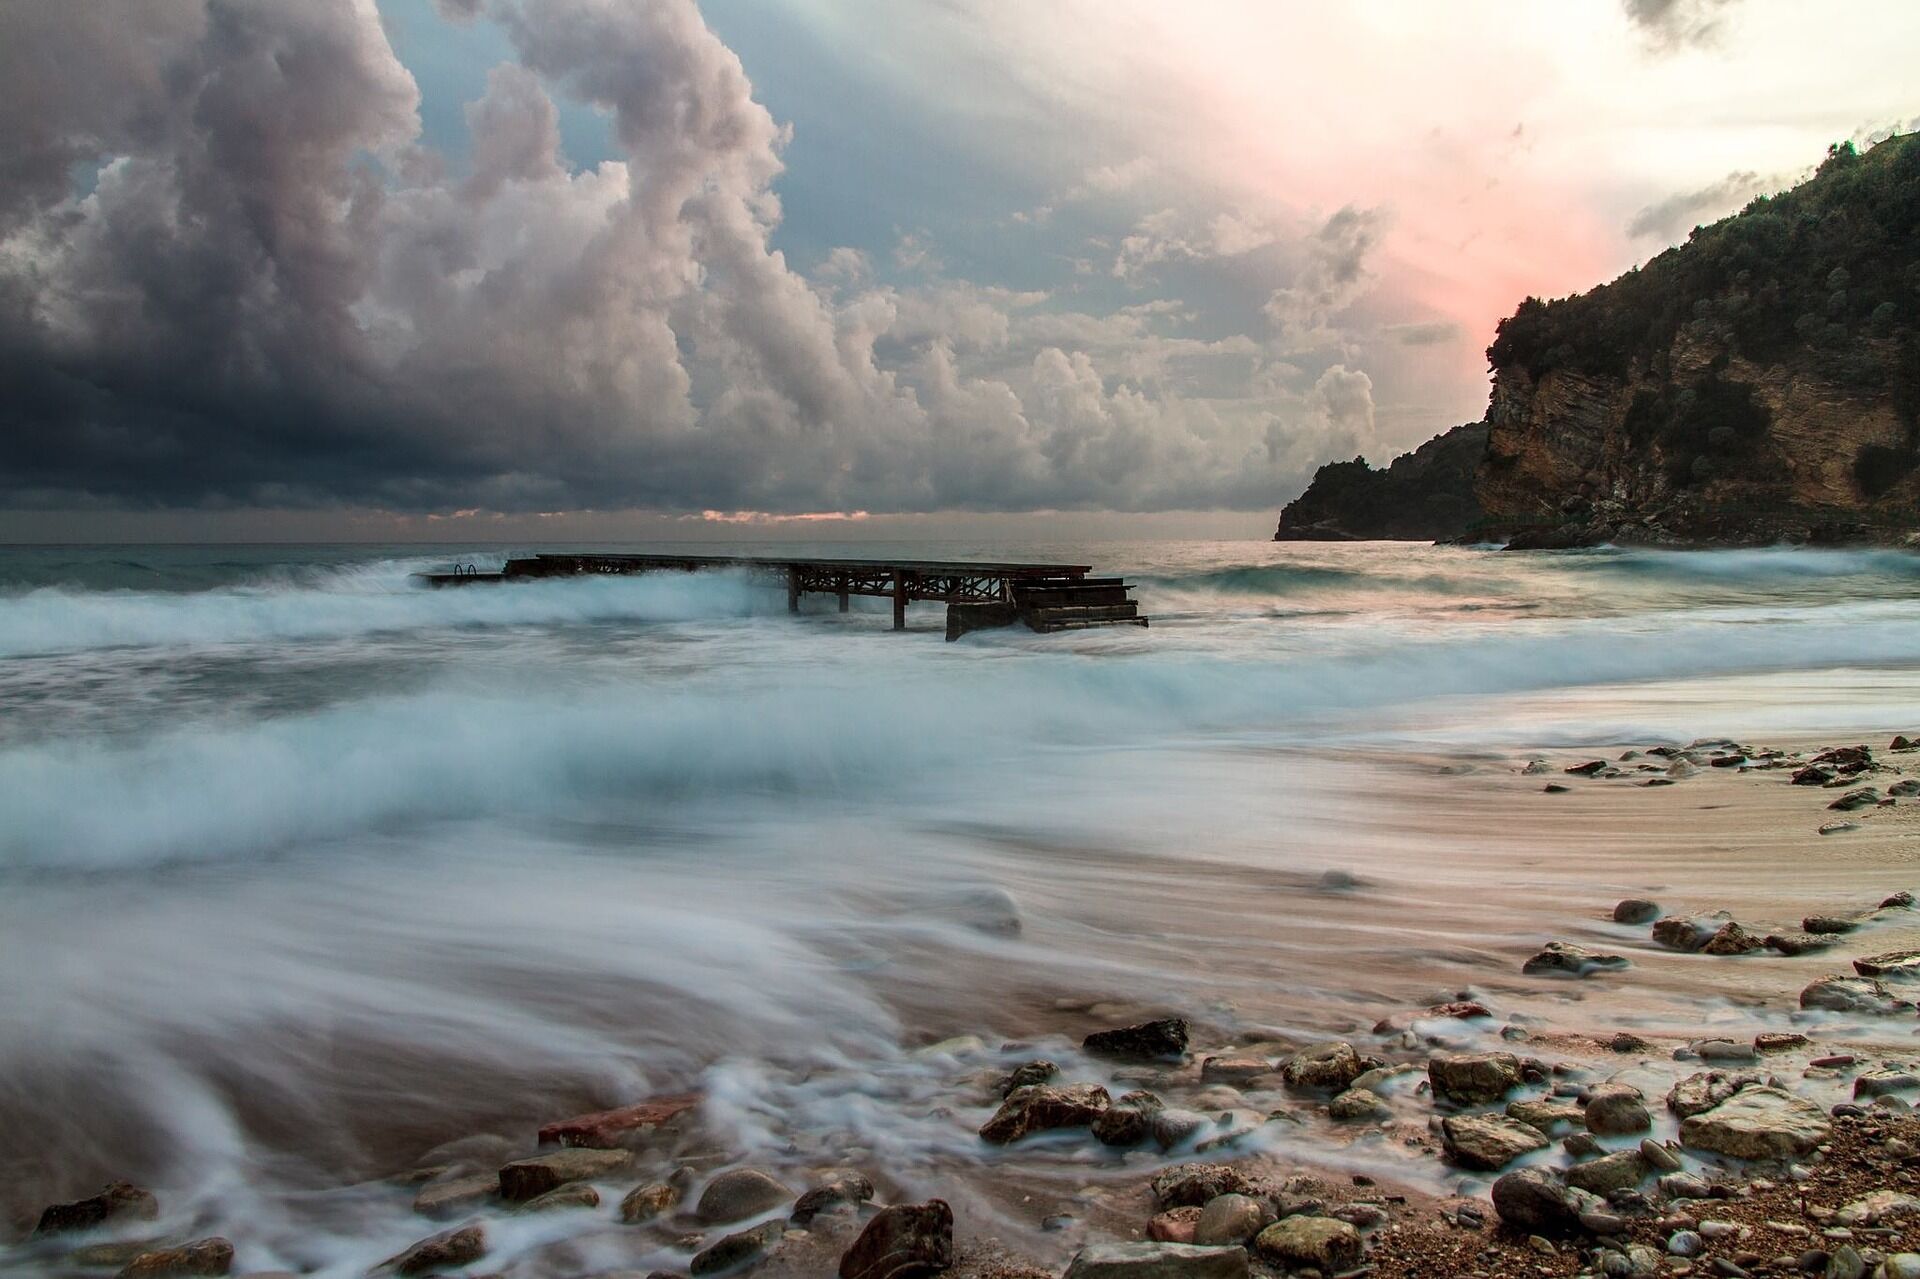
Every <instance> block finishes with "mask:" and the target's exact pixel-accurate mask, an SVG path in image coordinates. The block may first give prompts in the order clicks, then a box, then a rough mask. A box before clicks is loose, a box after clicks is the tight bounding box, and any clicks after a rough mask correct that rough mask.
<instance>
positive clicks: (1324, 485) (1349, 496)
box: [1273, 422, 1487, 542]
mask: <svg viewBox="0 0 1920 1279" xmlns="http://www.w3.org/2000/svg"><path fill="white" fill-rule="evenodd" d="M1486 451H1487V427H1486V424H1485V423H1484V422H1473V423H1469V424H1468V425H1466V426H1456V427H1454V428H1453V429H1452V430H1451V431H1448V432H1446V433H1445V434H1443V435H1436V436H1434V437H1433V438H1432V439H1431V440H1428V441H1427V442H1426V443H1425V444H1422V445H1421V446H1420V447H1419V448H1417V449H1415V450H1414V451H1413V452H1411V453H1407V454H1403V455H1402V456H1400V457H1398V458H1395V459H1394V461H1393V463H1392V465H1390V466H1387V467H1384V468H1382V469H1380V470H1375V469H1374V468H1373V467H1371V466H1368V465H1367V462H1366V459H1365V458H1358V457H1356V458H1354V459H1353V461H1351V462H1333V463H1330V464H1329V465H1327V466H1323V467H1321V468H1320V470H1319V471H1318V472H1317V473H1316V474H1315V475H1314V477H1313V483H1312V484H1310V485H1309V486H1308V487H1307V491H1306V492H1305V493H1302V494H1301V495H1300V496H1299V497H1298V498H1296V499H1295V500H1293V501H1292V502H1289V503H1288V504H1287V507H1286V509H1285V510H1283V511H1282V512H1280V527H1279V529H1278V530H1277V531H1276V532H1275V533H1274V535H1273V540H1274V541H1276V542H1345V541H1355V540H1374V539H1378V540H1384V541H1447V540H1451V539H1453V538H1458V537H1462V536H1465V535H1466V533H1467V531H1468V529H1470V528H1471V527H1473V526H1474V524H1476V523H1477V522H1478V521H1479V520H1480V518H1481V510H1480V504H1479V502H1478V501H1476V500H1475V498H1474V493H1473V487H1474V476H1475V473H1476V471H1477V470H1478V469H1479V466H1480V463H1481V461H1482V459H1483V458H1484V457H1485V455H1486Z"/></svg>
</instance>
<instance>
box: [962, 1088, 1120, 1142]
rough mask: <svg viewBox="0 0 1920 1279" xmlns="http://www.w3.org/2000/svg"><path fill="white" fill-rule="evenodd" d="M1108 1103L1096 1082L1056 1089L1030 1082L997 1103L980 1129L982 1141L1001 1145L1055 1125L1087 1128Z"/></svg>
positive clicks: (1105, 1095)
mask: <svg viewBox="0 0 1920 1279" xmlns="http://www.w3.org/2000/svg"><path fill="white" fill-rule="evenodd" d="M1110 1104H1111V1098H1109V1097H1108V1096H1107V1090H1106V1089H1104V1088H1102V1087H1101V1086H1100V1085H1099V1084H1072V1085H1069V1086H1067V1087H1064V1088H1056V1087H1054V1086H1053V1085H1051V1084H1033V1085H1029V1086H1028V1087H1025V1088H1016V1089H1014V1090H1013V1091H1012V1092H1011V1093H1009V1094H1007V1099H1006V1100H1005V1101H1004V1102H1002V1103H1000V1109H999V1111H998V1112H996V1113H995V1114H994V1116H993V1118H991V1119H989V1120H987V1122H986V1123H985V1124H984V1125H982V1126H981V1128H980V1136H981V1139H982V1140H985V1141H989V1142H992V1143H993V1144H994V1145H996V1146H1004V1145H1007V1144H1009V1143H1010V1142H1015V1141H1018V1140H1020V1139H1021V1138H1022V1137H1025V1136H1027V1135H1028V1134H1029V1133H1035V1132H1044V1131H1048V1130H1051V1129H1055V1128H1086V1127H1089V1126H1091V1125H1092V1123H1093V1121H1094V1120H1096V1119H1098V1118H1099V1117H1100V1113H1101V1112H1102V1111H1104V1110H1105V1109H1106V1108H1107V1107H1108V1105H1110Z"/></svg>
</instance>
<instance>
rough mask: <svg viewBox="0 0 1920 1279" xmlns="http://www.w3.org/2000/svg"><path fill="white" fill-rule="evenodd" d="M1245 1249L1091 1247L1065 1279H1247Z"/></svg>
mask: <svg viewBox="0 0 1920 1279" xmlns="http://www.w3.org/2000/svg"><path fill="white" fill-rule="evenodd" d="M1247 1275H1248V1270H1247V1250H1246V1249H1245V1248H1201V1247H1197V1246H1195V1245H1193V1244H1181V1243H1105V1244H1088V1245H1087V1246H1086V1247H1084V1248H1082V1249H1081V1250H1080V1252H1079V1255H1077V1256H1076V1257H1074V1259H1073V1262H1072V1263H1071V1264H1070V1265H1068V1267H1067V1273H1066V1276H1065V1279H1247Z"/></svg>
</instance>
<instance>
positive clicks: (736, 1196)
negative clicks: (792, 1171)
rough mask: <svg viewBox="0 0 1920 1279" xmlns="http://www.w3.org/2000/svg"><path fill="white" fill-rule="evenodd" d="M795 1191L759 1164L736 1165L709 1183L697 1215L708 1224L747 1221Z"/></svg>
mask: <svg viewBox="0 0 1920 1279" xmlns="http://www.w3.org/2000/svg"><path fill="white" fill-rule="evenodd" d="M792 1200H793V1192H792V1191H791V1190H789V1189H787V1188H786V1187H785V1186H784V1185H782V1184H780V1182H779V1181H777V1180H775V1179H774V1177H773V1176H772V1175H771V1174H769V1173H765V1172H762V1171H760V1169H758V1168H733V1169H729V1170H728V1171H726V1172H723V1173H721V1174H720V1175H719V1176H718V1177H715V1178H714V1179H713V1180H712V1181H710V1182H708V1183H707V1188H706V1189H705V1190H703V1191H701V1192H700V1203H699V1205H698V1206H697V1207H696V1208H695V1209H694V1210H693V1211H694V1215H695V1216H696V1217H698V1218H700V1220H701V1221H704V1222H706V1223H707V1224H708V1225H710V1226H712V1225H724V1224H725V1223H727V1222H729V1221H744V1220H746V1219H747V1218H748V1217H758V1216H759V1215H760V1214H762V1213H766V1212H772V1211H773V1210H774V1209H775V1208H780V1207H784V1206H785V1205H786V1204H788V1203H790V1202H792Z"/></svg>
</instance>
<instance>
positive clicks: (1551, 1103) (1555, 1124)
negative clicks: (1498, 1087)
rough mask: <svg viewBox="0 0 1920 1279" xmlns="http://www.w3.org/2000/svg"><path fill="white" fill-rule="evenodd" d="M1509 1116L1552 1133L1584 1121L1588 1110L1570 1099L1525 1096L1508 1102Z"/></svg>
mask: <svg viewBox="0 0 1920 1279" xmlns="http://www.w3.org/2000/svg"><path fill="white" fill-rule="evenodd" d="M1507 1118H1509V1119H1518V1120H1519V1121H1520V1122H1521V1123H1523V1124H1528V1125H1530V1126H1532V1127H1534V1128H1538V1129H1539V1130H1540V1131H1541V1132H1544V1133H1548V1134H1552V1133H1553V1132H1554V1131H1555V1130H1557V1129H1559V1128H1562V1127H1571V1126H1573V1125H1576V1124H1580V1123H1582V1122H1584V1121H1585V1119H1586V1112H1584V1111H1582V1110H1581V1109H1580V1107H1578V1106H1576V1105H1574V1104H1573V1103H1572V1102H1570V1101H1556V1100H1554V1099H1553V1098H1550V1097H1540V1098H1526V1097H1523V1098H1521V1099H1520V1100H1518V1101H1510V1102H1508V1103H1507Z"/></svg>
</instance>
